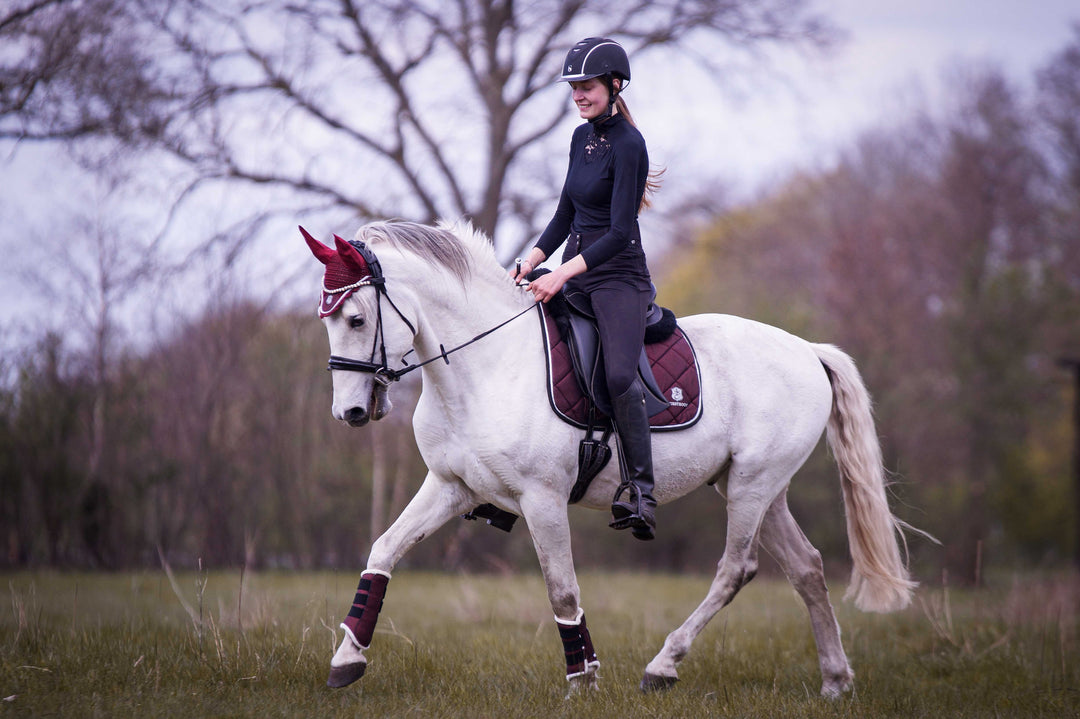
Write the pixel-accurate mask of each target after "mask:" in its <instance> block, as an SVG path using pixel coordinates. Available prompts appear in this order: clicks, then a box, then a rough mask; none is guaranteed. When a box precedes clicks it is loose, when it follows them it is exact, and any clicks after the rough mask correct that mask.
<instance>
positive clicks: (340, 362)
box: [326, 273, 537, 387]
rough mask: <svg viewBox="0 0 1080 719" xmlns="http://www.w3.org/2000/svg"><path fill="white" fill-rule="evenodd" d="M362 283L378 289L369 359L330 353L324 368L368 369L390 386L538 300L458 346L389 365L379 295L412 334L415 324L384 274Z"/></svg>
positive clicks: (446, 357)
mask: <svg viewBox="0 0 1080 719" xmlns="http://www.w3.org/2000/svg"><path fill="white" fill-rule="evenodd" d="M380 275H381V273H380ZM363 284H365V285H372V286H373V287H375V291H376V292H377V293H378V295H377V297H378V301H377V303H376V310H375V318H376V320H375V321H376V326H375V337H374V338H373V340H372V347H371V357H372V359H371V360H368V361H364V360H355V359H350V358H348V357H340V356H338V355H330V360H329V361H328V362H327V363H326V369H327V370H343V371H346V372H367V373H369V374H373V375H375V381H376V382H379V383H380V384H381V385H383V386H384V387H386V386H389V384H390V383H391V382H397V381H398V380H399V379H401V378H402V377H404V376H405V375H407V374H409V373H410V372H412V371H413V370H418V369H420V368H421V367H425V366H427V365H429V364H431V363H432V362H435V361H436V360H440V359H441V360H442V361H443V362H445V363H446V364H448V365H449V364H450V355H452V354H454V353H455V352H457V351H458V350H462V349H465V348H466V347H468V346H469V345H471V344H473V343H474V342H478V341H480V340H482V339H483V338H485V337H487V336H488V335H490V334H491V333H492V332H495V331H496V330H499V329H501V328H503V327H505V326H506V325H508V324H510V323H511V322H513V321H514V320H516V319H517V318H518V317H521V316H522V315H523V314H525V313H526V312H528V311H529V310H531V309H533V308H534V307H536V304H537V303H533V304H531V305H529V306H528V307H526V308H525V309H523V310H522V311H521V312H518V313H517V314H516V315H514V316H513V317H511V318H509V319H507V320H504V321H502V322H500V323H499V324H497V325H495V326H494V327H492V328H491V329H488V330H485V331H483V332H481V333H480V334H478V335H476V336H475V337H473V338H472V339H471V340H468V341H467V342H463V343H461V344H460V345H458V346H457V347H452V348H450V349H446V347H444V346H443V345H442V344H441V343H440V344H439V354H437V355H435V356H434V357H431V358H429V359H426V360H424V361H423V362H417V363H416V364H411V365H407V366H406V367H404V368H402V369H391V368H390V366H389V364H388V363H387V361H386V343H385V341H384V340H383V321H382V298H383V297H385V298H386V301H387V302H389V303H390V306H391V307H393V308H394V311H395V312H397V315H398V317H400V318H401V321H402V322H404V323H405V324H406V325H407V326H408V328H409V330H410V331H411V332H412V333H413V334H414V335H415V334H416V328H415V327H413V324H412V322H410V321H409V319H408V318H407V317H406V316H405V315H404V314H402V312H401V310H400V309H398V306H397V305H396V304H394V301H393V300H392V299H390V295H389V293H387V291H386V279H385V278H384V277H382V276H378V277H372V278H370V279H369V280H367V281H365V282H364V283H363ZM376 345H378V346H379V353H380V359H381V360H382V361H381V362H375V361H374V358H375V346H376Z"/></svg>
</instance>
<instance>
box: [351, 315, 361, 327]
mask: <svg viewBox="0 0 1080 719" xmlns="http://www.w3.org/2000/svg"><path fill="white" fill-rule="evenodd" d="M363 326H364V318H363V317H362V316H360V315H353V316H352V317H350V318H349V328H350V329H354V330H356V329H360V328H361V327H363Z"/></svg>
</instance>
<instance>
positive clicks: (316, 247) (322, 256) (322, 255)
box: [300, 227, 337, 265]
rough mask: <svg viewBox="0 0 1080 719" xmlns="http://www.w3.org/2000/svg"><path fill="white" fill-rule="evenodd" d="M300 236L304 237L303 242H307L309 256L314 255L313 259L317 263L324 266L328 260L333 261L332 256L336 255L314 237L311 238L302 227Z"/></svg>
mask: <svg viewBox="0 0 1080 719" xmlns="http://www.w3.org/2000/svg"><path fill="white" fill-rule="evenodd" d="M300 234H301V235H303V236H304V241H306V242H307V246H308V248H309V249H310V250H311V254H313V255H315V259H317V260H318V261H319V262H321V263H323V264H324V265H325V264H327V263H329V262H330V260H332V259H334V255H336V254H337V253H336V252H334V250H332V249H331V248H329V247H327V246H326V245H324V244H323V243H321V242H319V241H318V240H316V239H315V238H314V237H312V236H311V233H309V232H308V231H307V230H305V229H304V228H303V227H301V228H300Z"/></svg>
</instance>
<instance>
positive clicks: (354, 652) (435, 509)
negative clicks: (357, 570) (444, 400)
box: [326, 472, 475, 687]
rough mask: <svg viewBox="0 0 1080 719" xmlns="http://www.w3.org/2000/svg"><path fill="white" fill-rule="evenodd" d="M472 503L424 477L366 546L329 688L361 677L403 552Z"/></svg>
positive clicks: (452, 486)
mask: <svg viewBox="0 0 1080 719" xmlns="http://www.w3.org/2000/svg"><path fill="white" fill-rule="evenodd" d="M473 504H475V499H474V498H473V497H472V495H470V494H469V492H467V491H466V490H465V488H464V487H462V485H461V484H459V483H457V482H452V481H446V480H443V479H441V478H439V477H438V476H436V475H435V474H433V473H431V472H429V473H428V475H427V477H426V478H425V479H424V483H423V484H422V485H421V487H420V491H418V492H417V493H416V496H415V497H413V498H412V501H410V502H409V504H408V506H406V507H405V510H404V511H403V512H402V513H401V516H399V517H398V518H397V519H396V520H395V521H394V523H393V524H392V525H390V528H389V529H387V530H386V532H384V533H383V535H382V536H381V537H379V538H378V539H377V540H375V543H374V544H373V545H372V546H371V554H370V556H369V557H368V565H367V569H365V570H364V572H363V574H361V575H360V585H359V586H358V587H357V589H356V596H355V598H354V599H353V603H352V607H351V608H350V609H349V613H348V615H347V616H346V617H345V621H343V622H342V623H341V628H342V629H344V630H345V638H344V639H343V640H342V642H341V645H340V646H339V647H338V650H337V652H336V653H335V654H334V657H333V659H331V660H330V677H329V679H327V681H326V683H327V685H328V686H331V687H344V686H348V685H349V684H352V683H353V682H355V681H356V680H357V679H359V678H360V677H362V676H364V671H365V670H366V669H367V657H365V656H364V652H365V651H366V650H367V649H368V647H370V646H371V638H372V636H373V635H374V633H375V623H376V622H377V621H378V619H379V610H380V609H382V603H383V597H384V596H385V594H386V586H387V583H388V582H389V581H390V572H391V571H392V570H393V568H394V567H395V566H396V565H397V563H398V561H400V560H401V558H402V557H403V556H404V555H405V553H406V552H407V551H409V549H411V548H412V547H413V546H415V545H416V544H418V543H419V542H420V541H421V540H423V539H424V538H425V537H428V536H430V535H431V533H432V532H434V531H435V530H437V529H438V528H439V527H441V526H442V525H444V524H445V523H446V522H447V520H449V519H450V518H452V517H454V516H456V515H459V514H462V513H463V512H465V511H467V510H468V509H469V507H471V506H472V505H473Z"/></svg>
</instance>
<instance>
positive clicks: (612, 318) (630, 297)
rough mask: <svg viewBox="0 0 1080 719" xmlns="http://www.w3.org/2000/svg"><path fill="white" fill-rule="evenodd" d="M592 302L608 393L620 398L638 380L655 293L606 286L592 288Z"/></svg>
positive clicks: (617, 284)
mask: <svg viewBox="0 0 1080 719" xmlns="http://www.w3.org/2000/svg"><path fill="white" fill-rule="evenodd" d="M589 298H590V299H591V300H592V309H593V313H594V314H595V315H596V324H597V328H598V330H599V332H600V346H601V347H602V348H603V349H602V352H603V355H604V373H605V375H606V377H607V389H608V392H609V393H610V396H611V397H618V396H619V395H621V394H623V393H625V392H626V391H627V390H628V389H630V385H631V384H633V382H634V380H635V379H636V378H637V365H638V359H639V358H640V357H641V348H642V347H643V346H644V343H645V313H646V312H647V311H648V309H649V303H650V302H651V301H652V291H651V289H650V290H648V291H642V290H638V289H636V288H635V287H634V286H633V285H630V284H628V283H622V282H606V283H604V285H603V286H601V287H595V288H593V289H592V290H591V291H590V292H589Z"/></svg>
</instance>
